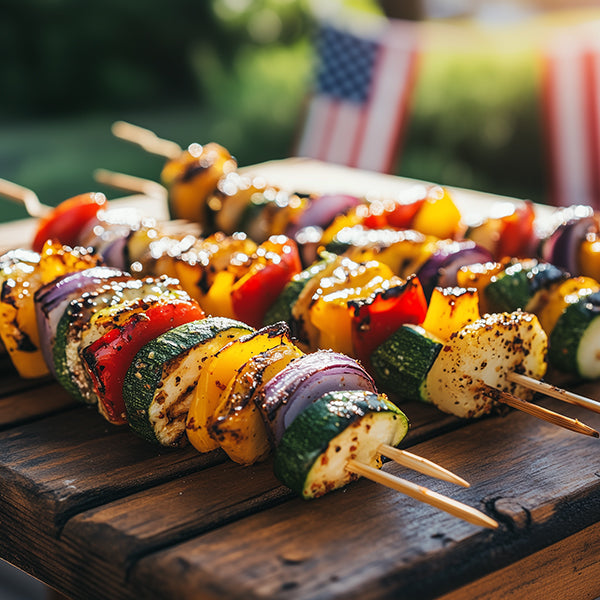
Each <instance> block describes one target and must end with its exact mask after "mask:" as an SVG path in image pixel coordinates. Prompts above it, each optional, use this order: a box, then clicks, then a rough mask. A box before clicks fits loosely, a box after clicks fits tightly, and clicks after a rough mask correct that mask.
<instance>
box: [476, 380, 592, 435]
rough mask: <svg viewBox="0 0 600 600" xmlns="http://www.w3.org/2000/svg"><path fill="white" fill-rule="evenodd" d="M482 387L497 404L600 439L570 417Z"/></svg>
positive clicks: (485, 385)
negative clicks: (505, 405)
mask: <svg viewBox="0 0 600 600" xmlns="http://www.w3.org/2000/svg"><path fill="white" fill-rule="evenodd" d="M481 385H482V386H483V387H484V388H485V391H486V394H488V395H489V396H491V397H492V398H493V399H494V400H495V401H496V402H501V403H503V404H507V405H508V406H512V408H516V409H517V410H520V411H523V412H525V413H527V414H529V415H531V416H533V417H537V418H538V419H542V420H543V421H547V422H548V423H552V424H553V425H559V426H560V427H564V428H565V429H569V430H570V431H574V432H575V433H583V434H584V435H589V436H591V437H596V438H597V437H600V434H598V432H597V431H596V430H595V429H592V428H591V427H589V426H588V425H586V424H585V423H582V422H581V421H579V420H578V419H571V418H570V417H565V416H564V415H561V414H560V413H557V412H554V411H553V410H549V409H547V408H544V407H543V406H538V405H537V404H533V403H531V402H526V401H525V400H521V398H517V396H513V394H509V393H508V392H504V391H501V390H497V389H496V388H493V387H491V386H489V385H487V384H486V383H483V382H481Z"/></svg>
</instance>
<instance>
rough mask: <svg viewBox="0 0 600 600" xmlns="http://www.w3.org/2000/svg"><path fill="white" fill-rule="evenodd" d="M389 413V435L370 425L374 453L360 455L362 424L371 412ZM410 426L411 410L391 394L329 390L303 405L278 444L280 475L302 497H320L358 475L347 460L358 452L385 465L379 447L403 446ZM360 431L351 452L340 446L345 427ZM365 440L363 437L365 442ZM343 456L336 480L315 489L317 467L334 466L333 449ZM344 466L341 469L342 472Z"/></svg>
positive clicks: (276, 465) (385, 415) (277, 472)
mask: <svg viewBox="0 0 600 600" xmlns="http://www.w3.org/2000/svg"><path fill="white" fill-rule="evenodd" d="M373 416H374V417H375V418H383V419H386V420H389V424H390V425H389V427H388V422H386V427H388V429H389V431H388V430H386V435H385V438H386V439H376V437H377V436H375V435H373V434H374V432H375V427H371V426H370V425H369V427H367V428H366V429H365V432H366V433H369V435H366V434H365V438H364V440H367V443H368V445H369V446H372V448H370V449H369V450H368V454H369V456H368V457H364V456H360V445H361V440H358V434H359V433H360V425H361V422H363V420H365V419H366V418H368V417H373ZM407 431H408V419H407V418H406V415H405V414H404V413H403V412H402V411H401V410H400V409H399V408H398V407H397V406H395V405H394V404H392V403H391V402H390V401H389V400H388V399H387V397H386V396H384V395H381V394H380V395H377V394H375V393H373V392H366V391H359V390H352V391H343V392H342V391H337V392H329V393H327V394H325V395H324V396H322V397H321V398H319V399H318V400H317V401H316V402H314V403H313V404H311V405H310V406H309V407H307V408H306V409H305V410H304V411H302V412H301V413H300V414H299V415H298V416H297V417H296V418H295V419H294V421H293V422H292V423H291V424H290V426H289V427H288V429H287V430H286V432H285V433H284V435H283V437H282V438H281V442H280V443H279V446H278V447H277V448H276V450H275V455H274V463H273V469H274V472H275V475H276V476H277V477H278V478H279V480H280V481H281V482H282V483H284V484H285V485H287V486H288V487H289V488H290V489H292V490H293V491H295V492H296V493H298V494H299V495H301V496H302V497H304V498H306V499H309V498H316V497H319V496H322V495H323V494H325V493H327V492H329V491H332V490H334V489H337V488H339V487H342V486H344V485H346V484H347V483H349V482H350V481H352V480H353V479H355V478H356V476H354V475H352V474H351V473H349V472H348V471H345V470H344V468H343V465H344V464H345V462H346V460H348V459H349V458H355V456H356V455H357V454H358V457H359V458H360V459H362V460H363V462H368V463H370V464H372V465H373V466H375V465H376V466H380V465H381V458H380V457H379V455H378V453H377V451H376V449H377V447H378V446H379V445H380V444H381V443H386V444H390V445H393V446H397V445H398V444H399V443H400V441H401V440H402V439H403V438H404V436H405V435H406V432H407ZM353 432H357V439H354V438H353V439H352V448H354V450H353V451H352V452H351V453H350V454H349V455H347V456H346V452H345V451H344V449H343V448H342V444H341V443H340V446H339V447H338V446H337V443H336V442H337V441H338V440H341V437H342V436H343V435H344V433H353ZM364 440H363V443H365V442H364ZM328 450H330V451H331V452H332V453H333V454H332V456H335V457H338V452H339V459H340V460H342V463H341V465H342V467H341V469H338V472H335V473H334V474H333V476H332V478H331V480H329V481H327V483H326V484H325V485H320V486H319V487H318V488H317V489H315V488H314V487H313V486H312V485H311V481H312V479H311V478H313V477H314V475H315V473H314V471H315V470H319V469H321V468H322V469H327V468H328V467H329V466H330V461H329V460H328V455H327V454H326V453H327V452H328ZM339 471H341V472H339Z"/></svg>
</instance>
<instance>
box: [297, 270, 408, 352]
mask: <svg viewBox="0 0 600 600" xmlns="http://www.w3.org/2000/svg"><path fill="white" fill-rule="evenodd" d="M396 279H398V278H397V277H395V276H394V275H393V273H392V271H391V269H390V268H389V267H388V266H387V265H384V264H383V263H380V262H378V261H370V262H368V263H362V264H359V263H355V262H354V261H350V260H349V259H345V260H344V261H343V262H342V264H341V265H339V266H338V268H336V269H334V271H333V273H332V274H331V276H330V277H325V278H322V279H321V280H320V284H319V289H318V290H317V293H316V294H315V295H314V296H313V298H312V306H311V307H310V313H309V319H310V322H311V324H312V325H313V326H314V327H315V328H316V329H317V330H318V332H319V339H318V344H317V345H318V347H319V348H329V349H332V350H335V351H337V352H341V353H343V354H348V355H349V356H356V353H355V351H354V347H353V343H352V308H351V306H349V304H348V303H349V302H350V301H351V300H357V299H361V298H368V297H369V296H370V295H371V294H372V293H373V292H375V291H377V290H378V289H381V287H382V284H384V282H386V285H387V282H390V281H393V280H396Z"/></svg>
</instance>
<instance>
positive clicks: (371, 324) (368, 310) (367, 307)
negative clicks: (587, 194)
mask: <svg viewBox="0 0 600 600" xmlns="http://www.w3.org/2000/svg"><path fill="white" fill-rule="evenodd" d="M142 233H144V232H143V231H142ZM144 235H146V234H144ZM109 239H110V238H109ZM143 239H144V238H142V241H143ZM334 264H335V263H334ZM264 273H265V271H262V274H264ZM313 275H314V273H313ZM242 281H243V279H242ZM399 283H400V286H399V287H397V288H396V289H398V290H399V291H400V293H401V295H400V296H398V295H397V294H395V296H396V299H395V300H394V304H393V305H392V308H393V309H394V310H393V311H392V313H390V314H392V315H396V316H395V317H393V318H392V319H390V318H388V317H387V315H386V313H385V311H384V312H382V311H381V308H376V309H375V307H376V306H377V304H376V303H374V301H375V300H379V299H381V303H382V304H383V305H384V306H388V308H389V306H390V292H391V291H392V289H394V288H390V287H389V286H388V287H387V288H384V289H385V291H384V292H383V293H381V295H380V293H379V292H378V293H377V294H375V295H374V296H371V297H370V298H368V299H367V302H366V303H364V304H359V305H357V306H356V307H355V308H354V309H353V310H354V311H355V314H356V317H357V334H356V335H357V336H359V341H360V342H361V343H360V344H357V346H356V347H359V348H360V347H362V348H365V347H367V348H368V349H369V351H371V350H372V349H373V348H377V344H379V343H380V342H381V341H382V340H385V339H386V338H387V337H389V335H390V334H391V333H394V331H395V330H396V329H397V328H398V327H399V326H400V325H402V324H403V323H407V322H409V323H410V322H413V323H419V322H422V321H423V317H424V316H425V311H426V310H427V309H426V306H425V303H424V300H422V299H421V300H419V301H417V302H416V304H414V307H420V308H418V310H417V312H414V309H412V308H411V309H410V310H411V311H413V312H412V316H411V312H408V313H407V312H406V311H405V310H404V309H402V307H401V306H400V309H398V308H397V300H405V296H407V294H408V292H409V290H411V289H413V288H414V286H413V288H411V287H410V286H409V287H408V288H406V286H404V284H402V283H401V282H399ZM414 289H415V290H418V285H417V288H414ZM302 291H304V290H302ZM411 294H412V292H411ZM408 295H409V296H410V294H408ZM417 296H418V294H417ZM392 297H393V296H392ZM434 298H435V296H434ZM352 302H353V303H354V301H352ZM411 302H412V301H411ZM317 306H318V305H317ZM220 308H221V307H218V306H217V307H216V310H217V311H218V310H220ZM363 309H364V310H363ZM374 309H375V310H374ZM398 310H400V312H398ZM211 312H212V311H211ZM363 313H364V314H363ZM340 314H342V315H343V314H344V312H343V311H342V313H340ZM428 314H429V313H428ZM383 315H386V318H385V320H384V321H382V322H383V323H384V324H385V326H384V328H383V329H382V330H381V331H379V332H377V330H376V329H375V327H376V325H377V319H382V317H383ZM398 319H400V320H398ZM412 319H414V320H412ZM244 320H246V321H247V320H248V319H244ZM411 320H412V321H411ZM363 322H365V323H368V327H367V329H366V330H367V332H368V333H369V334H370V336H369V338H367V339H368V342H367V343H366V344H365V343H364V342H365V339H361V338H360V336H362V335H363V333H362V332H363V331H364V328H363V325H362V323H363ZM323 324H324V330H325V331H326V330H327V328H330V329H331V326H332V325H333V327H334V330H335V325H334V321H332V320H331V319H329V318H324V320H323ZM386 328H387V329H386ZM363 337H364V336H363ZM332 341H333V340H332ZM318 345H326V344H323V343H322V341H321V342H319V341H317V343H314V342H313V343H312V344H311V343H310V340H309V347H312V348H314V347H316V346H318ZM433 347H435V344H434V345H433ZM347 348H350V347H349V346H346V347H344V348H343V349H344V350H346V349H347ZM402 356H416V354H415V353H414V352H410V353H403V354H402ZM361 358H362V357H361ZM434 358H435V357H434ZM370 360H371V356H370V354H369V353H368V354H367V355H366V356H365V357H364V358H363V361H364V362H365V363H369V362H370ZM398 368H399V365H395V366H394V367H393V369H394V370H397V369H398ZM534 375H536V376H538V377H539V376H541V375H543V372H541V373H534ZM503 385H505V384H503ZM400 389H401V388H400ZM524 389H525V388H522V389H521V390H520V393H523V390H524ZM509 390H510V388H507V391H509ZM473 392H474V394H473V395H472V396H471V397H470V398H469V399H466V400H463V401H465V402H466V403H467V405H469V403H472V402H473V399H476V398H478V397H479V396H478V394H477V391H476V390H473ZM401 394H402V392H401ZM402 395H404V394H402ZM439 396H440V397H441V393H440V394H439ZM481 397H483V398H485V397H486V396H485V395H483V396H481ZM421 399H424V398H421ZM438 405H439V406H440V408H442V409H443V410H446V411H449V412H452V413H453V414H458V415H459V416H476V414H477V410H474V411H471V412H469V411H467V412H466V413H464V412H461V411H458V410H457V406H460V402H458V403H457V405H456V406H449V405H448V403H444V402H443V401H442V402H440V403H438ZM486 412H487V411H486ZM539 416H541V417H542V418H544V417H545V416H546V415H545V413H543V411H539ZM554 421H555V422H556V421H560V415H559V416H558V417H556V418H555V419H554ZM565 423H566V424H568V421H565ZM568 426H569V427H570V428H572V426H571V425H570V424H568ZM585 432H586V433H588V431H585Z"/></svg>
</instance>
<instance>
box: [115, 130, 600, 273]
mask: <svg viewBox="0 0 600 600" xmlns="http://www.w3.org/2000/svg"><path fill="white" fill-rule="evenodd" d="M113 132H114V134H115V135H116V136H117V137H120V138H121V139H124V140H127V141H130V142H133V143H135V144H138V145H140V146H142V147H143V148H145V149H146V150H147V151H151V152H154V153H157V154H161V155H162V156H164V157H165V158H167V159H168V160H169V162H168V163H167V165H169V168H168V169H167V165H165V171H163V173H165V172H166V171H167V170H168V171H169V172H170V176H169V177H163V182H164V183H165V185H166V186H167V188H168V190H169V193H171V194H172V195H173V194H175V195H176V194H177V193H178V186H179V182H180V180H181V181H183V182H184V183H185V186H186V189H188V191H189V193H188V194H187V198H186V201H187V202H189V203H193V202H195V205H194V207H195V208H191V206H190V208H188V209H187V210H188V211H189V212H191V213H195V214H196V215H197V214H201V215H203V216H202V217H201V218H200V222H202V224H203V227H204V228H205V233H206V234H208V233H210V232H211V231H213V230H216V229H218V230H221V231H224V232H225V233H233V232H234V231H246V232H247V233H248V234H249V235H250V237H253V236H255V237H256V241H259V242H260V241H261V240H262V239H266V238H267V237H268V236H269V235H270V232H271V233H285V234H287V235H290V236H292V237H295V235H296V234H297V233H298V231H300V230H302V229H303V228H305V229H306V232H305V233H304V234H302V236H303V237H311V238H313V240H314V239H319V240H321V238H322V240H321V241H322V242H323V243H327V242H328V241H330V240H331V238H332V237H333V236H334V235H335V233H337V232H338V231H340V230H341V229H342V228H347V227H352V226H357V227H363V228H365V229H371V230H372V229H386V228H387V229H415V230H417V231H419V232H420V233H423V234H426V235H433V236H436V237H439V238H453V239H456V240H458V239H464V240H467V239H468V240H472V241H474V242H475V243H477V244H478V245H480V246H482V247H483V248H485V249H486V250H488V251H489V252H490V253H491V255H492V256H493V257H494V258H495V259H496V260H500V259H503V258H505V257H507V256H509V257H534V256H537V257H538V258H541V259H543V260H545V261H548V262H551V263H554V264H555V265H557V266H559V267H564V268H566V269H567V270H568V271H569V272H570V273H572V274H573V275H586V276H590V277H594V278H596V279H600V219H598V216H597V215H596V214H595V213H594V211H593V210H592V208H591V207H589V206H573V207H568V208H563V209H557V210H555V211H554V213H552V214H551V215H550V217H549V218H548V215H549V211H544V217H543V218H540V215H539V214H537V212H536V210H535V209H534V206H533V204H532V203H531V202H528V201H511V202H507V201H498V202H496V203H495V204H494V205H492V207H491V210H490V213H489V215H488V216H487V217H485V218H483V219H481V220H479V221H477V222H470V223H469V221H472V218H465V217H463V215H461V214H460V211H459V209H458V208H457V206H456V205H455V203H454V202H453V200H452V195H451V193H450V192H449V190H447V189H444V188H442V187H440V186H435V185H432V184H416V185H414V186H413V187H412V188H409V189H407V190H406V191H405V193H404V195H403V196H401V197H399V198H378V197H376V195H375V194H373V198H369V199H368V200H367V199H365V198H358V197H351V196H347V195H344V194H327V195H326V196H325V197H324V198H320V197H319V196H318V195H314V196H311V197H310V198H308V199H307V198H303V197H302V196H298V195H296V194H294V193H293V192H289V191H284V190H279V189H278V188H277V187H276V186H273V185H269V184H268V182H265V181H264V179H261V178H260V177H256V178H252V177H250V176H247V175H242V174H240V173H238V172H236V171H235V170H231V164H229V168H227V169H225V170H224V172H223V175H222V178H221V180H220V181H219V183H218V185H217V186H216V187H215V189H214V191H211V192H209V194H208V195H206V193H205V190H206V189H207V187H208V186H207V185H205V181H204V174H203V173H202V170H199V169H196V170H194V171H193V172H189V160H183V158H182V157H184V156H186V153H185V152H183V151H182V150H181V149H180V148H179V146H177V145H176V144H175V145H174V146H175V147H176V148H179V150H177V151H176V150H174V148H173V143H172V142H169V141H167V140H162V139H160V138H158V136H156V135H155V134H154V133H152V132H149V130H146V129H143V128H141V127H138V126H136V125H132V124H129V123H124V122H117V123H115V124H114V125H113ZM164 145H167V146H168V147H169V152H164ZM196 146H197V145H196ZM198 160H199V161H200V160H201V159H200V158H198ZM202 160H206V159H202ZM213 162H214V161H213ZM214 166H215V167H216V168H218V164H217V163H215V165H214ZM177 172H178V173H179V177H176V176H175V173H177ZM211 175H212V174H211ZM195 184H197V189H196V191H195V192H192V188H193V187H194V185H195ZM374 192H375V191H374ZM286 194H287V195H288V196H289V197H290V199H289V200H286V199H285V198H284V196H285V195H286ZM293 198H295V199H293ZM290 204H291V205H293V208H292V210H290ZM174 214H175V215H176V214H177V213H174ZM196 218H197V219H198V216H196ZM273 227H274V228H275V229H276V230H275V231H273V230H272V228H273ZM311 228H312V231H311ZM309 262H311V261H309Z"/></svg>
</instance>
